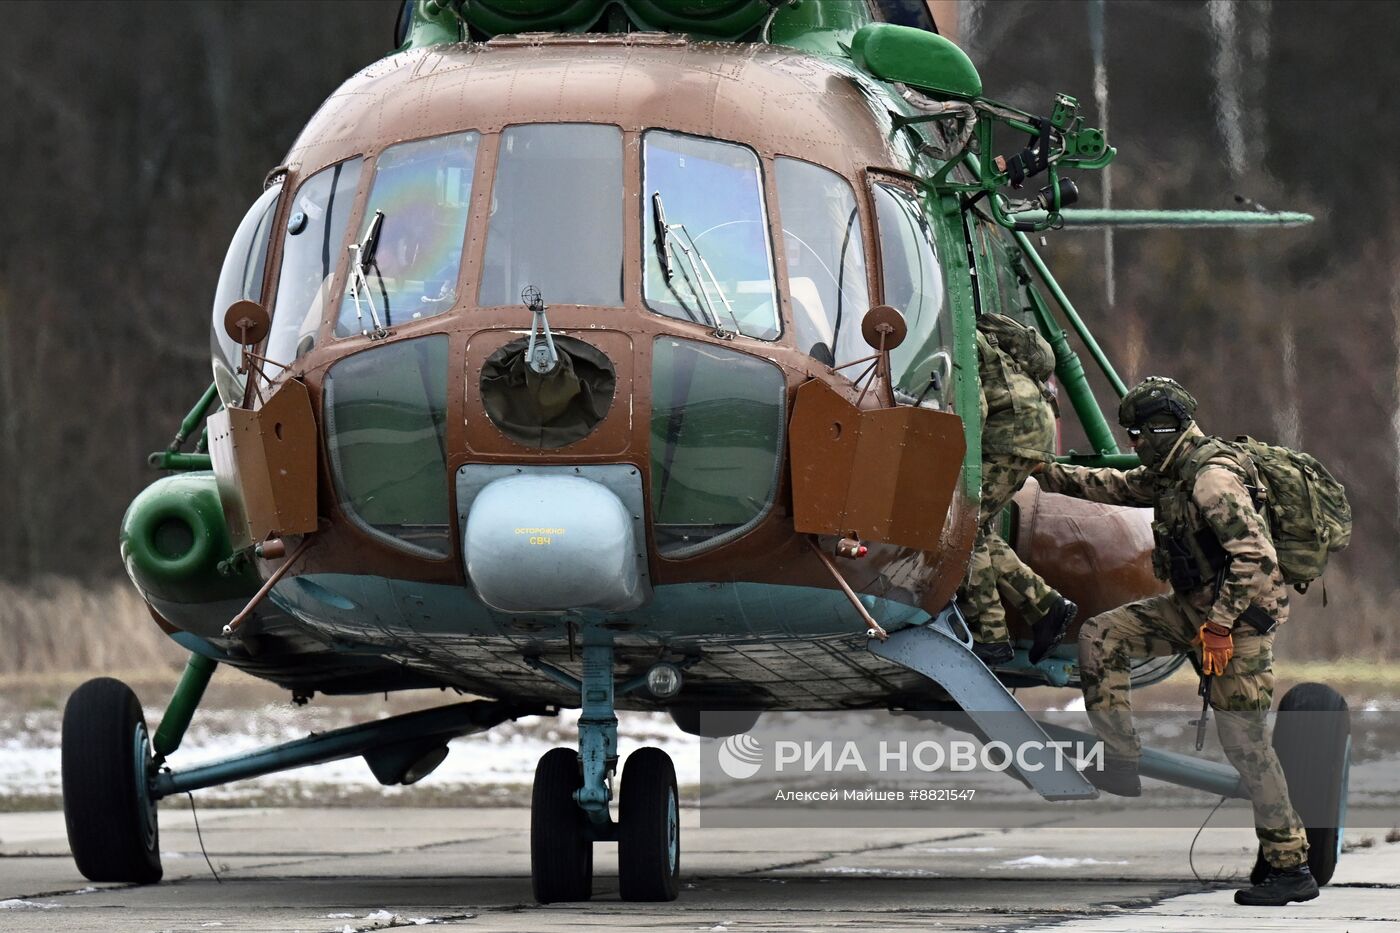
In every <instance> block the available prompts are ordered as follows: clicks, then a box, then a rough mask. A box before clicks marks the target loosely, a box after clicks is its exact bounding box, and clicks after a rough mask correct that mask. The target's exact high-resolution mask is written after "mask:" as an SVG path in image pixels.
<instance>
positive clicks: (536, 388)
mask: <svg viewBox="0 0 1400 933" xmlns="http://www.w3.org/2000/svg"><path fill="white" fill-rule="evenodd" d="M560 41H561V43H563V42H565V41H566V40H560ZM627 41H628V42H631V41H632V40H627ZM637 41H642V40H637ZM668 41H669V40H668ZM551 42H553V40H551ZM592 48H593V51H592V53H591V54H592V55H593V56H594V58H593V61H594V63H595V66H596V67H599V68H605V69H606V68H610V69H614V70H615V72H616V74H617V75H618V78H617V86H618V87H619V88H622V89H623V90H620V91H617V92H616V93H614V92H612V91H607V92H606V93H604V92H602V91H600V90H598V89H599V88H606V87H607V84H606V82H594V83H593V84H591V85H581V84H577V83H570V82H569V80H568V77H569V76H568V72H567V63H568V62H569V61H570V59H569V57H568V55H567V54H566V53H565V50H564V49H562V48H561V49H560V50H559V52H558V53H555V50H554V49H553V48H546V49H545V51H544V53H543V56H544V57H543V59H541V58H540V57H539V55H536V58H534V59H532V62H531V66H530V68H529V69H528V70H527V71H526V72H520V71H518V70H513V71H509V72H508V71H507V70H506V69H505V67H504V65H505V62H504V60H502V61H501V62H500V64H499V65H498V64H497V61H496V58H497V56H493V55H490V54H484V53H477V52H469V53H467V54H468V55H469V56H480V57H479V58H477V59H474V61H475V65H476V66H477V67H481V68H487V69H494V68H498V67H499V68H501V74H502V76H503V80H505V79H506V76H507V75H508V76H509V80H511V81H512V82H515V83H516V85H522V82H529V81H537V82H539V86H540V88H552V89H553V90H552V91H551V93H552V94H553V98H552V102H550V103H549V104H548V106H546V104H545V103H544V102H545V101H546V100H547V95H543V94H541V95H540V96H539V97H530V96H529V94H526V96H525V97H524V98H522V99H523V100H528V101H531V103H527V104H520V103H519V102H517V104H515V105H508V104H507V102H506V101H504V100H500V101H497V100H496V99H494V98H492V99H487V98H483V99H479V100H472V101H469V102H465V103H461V104H460V105H458V106H460V107H462V108H464V109H463V110H462V111H461V113H460V114H458V115H456V116H444V114H440V113H439V114H434V115H433V116H432V117H431V118H429V117H421V118H418V119H416V120H415V121H414V122H413V123H412V124H411V125H409V124H405V126H404V127H398V128H392V129H390V128H385V129H381V130H377V131H375V132H373V133H370V134H368V135H365V136H364V138H363V139H351V138H349V137H345V136H344V135H343V132H342V135H341V136H340V137H336V136H335V135H334V134H331V135H324V134H323V135H321V136H318V135H317V134H316V133H313V132H312V131H311V129H312V128H308V132H307V135H306V137H305V138H304V140H302V141H299V143H298V146H296V147H294V148H293V153H292V157H291V158H289V166H288V168H287V169H286V170H285V171H284V172H283V173H282V174H281V176H280V177H278V178H277V179H276V183H275V184H273V185H272V186H271V187H269V188H268V190H267V191H265V192H264V193H263V195H262V197H261V198H259V199H258V201H257V202H256V203H255V204H254V205H253V207H252V208H251V209H250V211H249V213H248V215H247V217H246V218H245V220H244V222H243V224H242V225H241V226H240V227H239V230H238V232H237V234H236V235H235V237H234V240H233V243H232V244H231V246H230V250H229V256H228V260H227V261H226V264H225V269H224V274H223V276H222V278H221V281H220V287H219V297H218V299H216V305H215V309H214V316H215V332H216V344H217V345H218V349H219V351H220V352H219V353H217V354H216V371H222V376H221V377H220V379H219V384H220V392H221V394H222V396H223V398H224V401H225V404H226V405H232V406H242V405H245V404H247V405H251V406H252V407H254V408H256V407H257V406H258V405H259V404H260V402H259V401H258V399H259V398H261V397H263V396H266V395H267V394H268V393H269V392H273V391H276V389H277V387H278V386H279V385H280V384H281V383H282V382H283V380H284V379H285V378H287V377H288V376H295V377H298V378H302V379H303V380H304V381H306V382H307V384H308V386H310V387H311V389H312V392H313V395H312V398H313V400H314V401H313V404H314V405H316V407H318V408H319V415H318V417H317V420H318V424H319V427H320V431H321V433H322V438H321V447H322V449H323V450H324V452H325V462H326V466H327V467H328V469H327V471H326V472H328V473H329V479H330V481H331V485H332V487H333V489H334V493H335V496H334V497H335V499H336V500H337V501H338V502H339V504H340V506H341V509H342V511H343V512H344V513H345V515H346V517H347V518H348V519H350V524H351V525H353V526H354V527H356V528H358V529H359V530H360V531H362V532H365V533H367V534H369V535H370V536H371V537H372V538H373V539H374V540H376V541H378V542H380V543H382V544H384V545H387V546H388V547H390V548H391V549H393V550H395V551H398V552H400V553H402V554H404V555H412V556H414V557H416V558H418V559H419V560H426V561H429V562H437V561H448V562H451V560H450V559H451V558H452V557H453V555H454V553H455V551H456V547H455V546H454V542H453V541H452V540H451V538H452V534H451V529H452V527H453V524H454V518H457V517H458V516H454V514H453V495H452V490H453V481H452V479H451V477H452V476H453V475H454V474H455V473H456V472H459V470H460V468H461V466H462V464H464V463H465V464H472V463H482V462H501V463H504V462H517V463H519V462H526V460H527V459H530V460H532V459H533V457H537V456H539V455H541V454H544V455H547V456H549V457H558V458H562V459H564V460H571V461H576V462H585V461H589V462H613V463H616V462H619V461H631V462H641V463H644V464H647V469H646V470H645V471H644V473H643V476H644V482H645V483H646V484H647V485H649V487H650V501H649V504H648V508H649V511H650V513H651V514H650V522H649V527H650V530H651V544H652V546H654V548H655V553H656V554H657V555H658V556H660V557H662V558H668V559H676V560H681V559H685V558H687V557H690V556H693V555H695V554H697V553H701V552H704V551H707V550H709V549H711V548H715V547H719V546H721V545H722V544H724V543H726V542H728V541H732V540H735V539H736V538H738V537H741V536H743V535H745V534H746V533H747V532H748V531H750V530H752V529H753V528H754V527H755V526H756V525H757V524H758V523H760V522H762V521H763V519H764V518H765V517H766V516H767V515H768V514H769V513H770V512H771V510H772V506H773V504H774V503H775V501H776V500H777V496H778V492H779V487H780V485H781V482H782V465H783V458H784V449H785V444H786V438H785V432H786V424H787V419H788V416H789V413H790V412H789V409H790V406H791V404H792V397H791V395H790V393H791V391H792V390H793V389H794V388H795V386H796V384H797V382H795V381H794V380H798V381H800V380H801V379H802V378H803V376H802V373H803V372H806V373H808V374H816V373H820V372H823V371H825V372H827V373H831V372H833V371H834V372H835V373H836V374H837V375H839V376H844V377H845V378H846V379H849V380H852V381H855V380H857V379H858V378H860V376H861V371H862V370H863V369H865V368H866V367H865V366H864V363H863V361H864V360H867V359H868V358H869V356H870V352H871V351H870V345H869V344H868V343H867V342H866V337H864V336H862V333H861V324H862V320H863V318H864V317H865V314H866V312H867V311H868V310H869V309H870V307H871V306H872V305H875V304H877V303H884V304H891V305H894V306H895V307H897V308H898V309H899V310H900V311H901V312H902V313H903V315H904V317H905V321H906V322H907V324H908V327H909V336H908V338H907V339H906V340H905V341H904V342H903V343H902V344H901V345H900V346H898V347H897V348H896V349H895V350H894V351H893V353H892V354H891V375H892V381H893V383H894V384H893V385H892V386H891V389H892V390H893V393H894V395H895V397H896V398H897V399H898V400H899V401H901V402H902V403H904V404H920V405H923V406H925V407H929V408H936V409H943V410H946V409H948V408H950V407H951V399H952V395H953V393H952V385H951V382H952V379H951V376H952V355H951V352H952V324H951V320H950V314H949V312H948V300H947V295H946V289H945V284H944V279H943V273H942V269H941V268H940V264H939V260H938V255H937V250H936V246H935V237H934V234H933V231H932V230H931V229H930V228H929V225H928V223H927V221H926V220H925V218H924V215H923V211H922V210H921V209H920V206H919V198H920V194H919V191H918V188H917V186H916V184H915V183H914V182H913V180H912V179H911V178H909V177H907V176H904V175H900V174H898V173H894V172H890V171H888V170H887V169H884V168H882V166H887V165H893V164H898V159H896V158H894V157H893V156H892V155H891V154H890V150H889V146H890V145H891V142H890V139H889V137H887V136H886V135H885V131H882V130H881V129H880V128H879V125H878V120H875V119H874V118H875V117H877V116H878V115H876V114H873V113H872V112H871V111H870V110H869V108H868V107H867V106H866V103H865V98H864V97H862V96H861V94H860V92H859V89H858V88H856V87H853V86H850V87H846V89H845V90H844V91H843V92H842V94H843V96H842V97H841V100H842V101H843V103H842V104H841V106H838V107H835V108H834V109H833V106H832V103H831V100H832V99H831V97H830V95H827V96H826V97H824V98H823V100H824V101H825V104H824V106H823V109H822V110H810V111H805V112H802V111H795V110H794V109H793V107H792V106H790V105H788V106H786V107H785V108H781V109H778V110H775V111H774V113H773V115H772V116H771V117H769V118H766V119H764V120H762V121H758V122H754V120H753V118H752V112H751V111H750V110H747V109H746V110H743V111H739V112H740V113H742V114H747V115H749V116H746V120H747V121H748V122H743V121H740V122H731V123H730V124H729V125H727V126H726V129H725V130H724V131H723V132H717V131H716V130H717V124H715V123H713V122H712V123H711V124H710V125H708V126H705V125H701V123H700V122H697V120H696V119H694V118H693V117H694V116H695V114H692V113H691V110H692V109H693V108H691V106H690V104H689V103H688V101H690V100H692V99H695V98H693V97H687V96H683V92H684V91H685V90H686V89H682V88H676V87H672V86H670V85H669V84H668V83H667V82H666V81H664V80H662V77H663V76H664V75H665V74H669V73H670V72H669V70H668V69H669V68H670V67H671V66H670V64H669V62H670V61H671V60H672V59H673V58H674V57H675V56H678V55H689V56H693V55H695V54H701V55H708V54H710V53H709V52H708V51H703V52H696V51H695V50H687V49H686V48H685V47H684V46H675V47H674V48H673V47H671V46H669V45H668V46H666V47H664V48H650V47H647V48H646V49H645V54H642V53H641V52H639V51H637V48H636V47H635V46H628V45H626V44H624V43H622V42H619V44H617V45H616V46H610V45H608V44H607V43H602V44H594V45H593V46H592ZM629 49H630V51H629ZM513 54H514V53H513ZM556 54H557V60H556V59H554V58H550V56H551V55H556ZM770 59H771V60H770ZM404 62H405V64H410V65H412V67H411V68H401V69H400V70H399V71H398V72H394V73H390V74H388V75H379V76H373V77H372V78H366V79H365V81H366V82H367V83H368V84H369V86H370V91H368V92H364V93H361V92H354V93H352V94H350V95H349V96H348V97H347V98H346V101H347V102H348V103H347V104H346V105H345V106H347V107H355V108H359V107H362V106H367V105H370V102H371V101H372V100H373V99H374V97H375V93H376V90H375V89H376V88H377V87H378V86H379V85H384V87H383V90H382V93H383V95H384V98H383V99H384V101H390V100H395V99H396V96H397V95H400V94H406V93H407V91H406V90H404V88H405V87H406V86H408V85H407V84H405V82H409V83H411V82H413V81H416V80H419V79H422V78H424V76H425V75H431V68H430V67H429V66H431V65H434V62H435V60H431V59H428V60H424V61H422V62H418V63H416V64H415V63H414V62H413V60H412V59H404ZM744 68H745V75H744V82H741V83H746V84H747V85H749V86H751V87H753V88H754V89H755V90H754V93H759V94H772V95H773V96H774V97H775V98H781V99H784V100H788V101H792V100H800V101H806V100H807V98H806V97H805V96H803V95H801V94H797V93H796V91H797V90H798V89H799V88H800V89H801V90H802V91H803V92H804V93H805V91H806V90H808V89H809V88H811V87H813V86H816V85H818V84H820V83H822V82H827V81H830V80H833V78H832V76H831V74H830V73H829V72H828V71H826V70H825V66H818V65H816V64H815V63H812V64H807V63H803V64H802V66H801V67H800V68H799V67H798V66H797V65H796V64H795V63H794V61H793V60H792V59H790V58H784V57H783V56H781V55H776V54H771V53H768V52H764V53H761V56H759V57H755V58H754V59H751V60H749V61H748V62H747V64H746V65H745V66H744ZM410 72H411V74H410ZM697 73H703V72H696V71H694V70H692V71H690V72H689V74H691V75H695V74H697ZM522 75H524V77H522ZM445 80H446V79H444V81H445ZM703 80H705V81H709V82H715V83H716V86H719V85H718V82H720V81H721V80H727V79H723V78H722V75H721V74H719V73H718V72H715V73H711V74H709V75H708V76H707V77H706V78H704V79H703ZM352 83H353V82H352ZM439 83H440V84H441V83H442V82H439ZM522 86H523V85H522ZM347 87H349V86H347ZM689 90H690V91H691V92H692V93H694V92H696V89H695V88H691V89H689ZM415 93H416V90H415ZM522 93H524V92H522ZM560 94H574V95H577V96H578V97H579V100H578V101H576V102H575V105H573V106H569V107H563V106H561V105H560V104H558V99H559V95H560ZM619 95H620V96H621V98H622V99H621V100H619V99H618V98H619ZM628 95H630V98H629V97H628ZM711 96H712V95H711ZM698 97H699V98H704V97H706V94H704V93H701V94H699V95H698ZM414 99H417V98H414ZM434 99H435V100H447V99H451V100H456V98H450V97H442V98H434ZM738 99H740V98H736V101H737V100H738ZM334 100H335V99H333V102H332V103H333V104H334ZM376 106H378V107H379V108H380V109H377V110H376V112H380V113H388V112H390V111H391V110H392V109H393V108H391V107H390V106H389V105H388V104H387V103H381V104H380V105H376ZM482 108H487V109H486V110H483V109H482ZM489 108H499V113H496V112H494V111H490V110H489ZM843 108H844V109H843ZM649 109H650V110H654V111H655V114H654V116H649V115H647V111H648V110H649ZM639 111H640V112H641V117H640V120H641V122H637V114H638V112H639ZM394 112H398V113H403V114H405V115H406V114H408V113H409V111H404V110H398V111H394ZM536 112H538V115H539V116H540V117H544V118H543V119H538V121H537V122H530V121H529V119H528V118H529V117H530V116H531V115H534V114H535V113H536ZM327 113H328V116H327V119H348V118H344V115H343V114H342V115H341V117H336V116H335V114H336V113H337V110H336V108H335V106H331V107H330V109H328V111H327ZM564 113H567V114H568V116H569V118H570V119H569V120H567V121H561V120H559V119H558V117H559V115H562V114H564ZM623 114H626V115H627V119H626V120H620V119H619V122H613V120H614V119H618V118H620V117H621V116H622V115H623ZM614 115H616V116H614ZM857 117H858V118H859V120H860V121H861V123H862V124H863V125H869V126H870V128H871V130H870V136H869V142H868V143H862V144H861V146H864V150H862V149H861V148H860V146H856V145H854V144H853V143H852V142H851V139H852V137H851V134H850V132H849V129H850V127H851V126H852V125H853V123H852V121H853V120H855V119H856V118H857ZM365 122H366V123H368V124H372V123H373V122H374V121H365ZM701 122H703V121H701ZM825 123H829V124H831V126H832V127H833V129H834V128H835V127H836V126H837V125H839V126H840V127H841V133H840V134H838V133H835V132H832V133H830V134H826V136H825V137H824V136H823V133H822V132H821V130H822V126H821V125H819V124H825ZM337 125H338V126H339V125H346V126H349V125H360V124H356V123H344V124H337ZM313 126H314V124H313ZM795 128H800V129H801V131H802V133H801V134H800V135H799V134H798V133H797V132H795ZM415 130H416V132H415ZM843 134H844V135H843ZM726 136H727V137H729V138H725V137H726ZM838 137H839V138H842V139H844V142H843V143H842V147H841V148H825V149H823V148H822V146H821V144H820V143H813V142H812V141H813V140H819V139H822V138H831V139H835V138H838ZM283 195H287V196H286V197H284V196H283ZM268 264H272V265H274V266H276V268H273V269H271V270H269V271H270V275H268V276H267V278H268V279H269V282H273V281H275V283H276V286H275V290H272V291H271V294H270V295H269V296H263V295H262V294H260V291H261V279H262V278H263V275H262V270H263V268H264V267H265V266H266V265H268ZM532 290H533V292H536V293H538V294H539V295H541V296H542V299H541V300H542V303H543V306H544V307H542V308H541V311H542V313H543V315H545V317H544V320H545V323H546V326H547V327H548V328H550V329H551V330H552V335H551V336H550V338H549V339H551V340H552V341H553V345H554V346H557V348H558V350H559V355H560V356H561V357H563V358H564V361H565V362H566V363H567V364H568V365H567V368H568V372H567V373H566V374H564V375H563V376H559V377H551V379H553V381H550V380H549V379H544V378H543V377H542V376H541V375H540V374H539V373H532V372H531V371H530V367H529V366H527V365H524V363H523V362H522V361H523V359H524V356H525V353H526V350H527V348H528V346H529V345H530V344H529V341H530V340H531V339H532V338H533V336H536V335H533V334H532V332H531V331H530V330H529V327H530V320H531V312H530V310H528V309H527V308H526V307H524V306H522V294H525V293H530V292H531V291H532ZM234 298H247V299H252V300H256V301H262V302H265V303H267V304H268V305H269V306H270V310H271V325H270V333H269V336H268V338H267V340H266V343H265V346H264V349H263V351H262V353H261V357H262V359H263V361H264V362H265V363H266V365H265V366H262V367H256V366H255V367H254V370H255V371H257V370H258V369H259V368H260V369H261V375H260V376H259V377H258V378H259V380H260V382H259V385H258V386H256V387H252V388H247V387H245V380H240V379H237V378H234V377H233V375H232V374H233V372H234V371H235V370H236V368H237V367H236V366H235V365H234V361H235V360H236V359H238V355H237V354H238V348H237V347H235V346H232V345H229V346H223V344H225V343H228V342H229V341H228V339H227V337H222V336H221V335H222V331H223V314H224V310H225V309H226V308H227V306H228V303H229V301H230V300H231V299H234ZM853 364H856V365H853ZM457 373H464V374H465V380H464V381H463V380H462V379H461V376H459V375H455V374H457ZM317 393H319V394H317ZM245 395H246V398H245ZM532 455H533V456H532Z"/></svg>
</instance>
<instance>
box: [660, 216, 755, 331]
mask: <svg viewBox="0 0 1400 933" xmlns="http://www.w3.org/2000/svg"><path fill="white" fill-rule="evenodd" d="M651 207H652V213H651V216H652V222H653V226H654V228H655V231H656V254H657V256H658V257H659V258H660V259H661V274H662V276H663V277H664V278H665V279H666V284H667V285H668V286H670V288H671V291H672V292H673V293H674V294H675V295H676V297H677V298H680V293H679V292H677V291H676V287H675V285H674V284H672V279H673V278H674V277H675V273H674V271H673V270H672V268H671V240H672V239H674V240H675V241H676V245H677V246H679V247H680V248H681V255H682V256H684V257H685V264H686V265H687V266H688V267H689V270H690V271H689V272H687V273H686V281H687V282H689V283H690V285H691V289H690V290H691V291H692V292H694V293H695V295H696V296H697V297H698V298H699V299H700V303H701V304H702V305H703V306H704V309H705V317H706V318H707V319H708V321H709V324H710V326H711V327H713V328H714V329H715V336H716V337H719V338H721V339H724V340H729V339H732V338H733V337H734V335H735V334H736V333H742V331H741V329H740V327H739V318H738V316H737V315H735V313H734V306H733V305H731V304H730V303H729V298H728V296H727V295H725V294H724V287H723V286H721V285H720V284H719V279H718V278H716V277H715V273H714V270H712V269H711V268H710V264H709V263H708V262H706V261H705V256H704V254H703V253H701V252H700V247H699V246H697V245H695V239H694V238H693V237H692V236H691V235H690V231H689V230H687V229H686V228H685V224H668V223H667V222H666V208H665V206H664V205H662V203H661V192H659V191H658V192H655V193H653V194H652V196H651ZM677 230H679V231H680V232H681V233H683V234H685V239H681V237H680V236H678V235H677V234H676V233H675V231H677ZM687 241H689V242H688V243H687ZM702 269H703V270H704V272H705V273H706V274H708V275H709V277H710V282H711V284H713V285H714V289H715V292H716V293H717V294H718V295H719V300H720V301H721V302H723V304H724V310H725V311H727V312H729V319H730V320H732V321H733V322H734V330H733V331H732V332H731V331H727V330H725V329H724V326H723V325H722V324H720V322H719V315H718V314H716V313H715V306H714V303H713V302H712V301H711V300H710V293H709V291H708V290H707V289H706V288H705V280H704V278H703V276H702V275H701V270H702Z"/></svg>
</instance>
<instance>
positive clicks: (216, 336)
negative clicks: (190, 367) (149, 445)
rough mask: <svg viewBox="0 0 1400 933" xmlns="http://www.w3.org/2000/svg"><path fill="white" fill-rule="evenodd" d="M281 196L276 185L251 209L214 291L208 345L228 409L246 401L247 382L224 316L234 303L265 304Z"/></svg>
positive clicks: (237, 232) (235, 235) (237, 347)
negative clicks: (265, 280)
mask: <svg viewBox="0 0 1400 933" xmlns="http://www.w3.org/2000/svg"><path fill="white" fill-rule="evenodd" d="M281 194H282V185H281V184H276V185H273V186H272V187H271V188H268V189H267V190H266V191H264V192H263V193H262V195H261V196H260V197H259V198H258V199H257V200H256V201H254V202H253V206H252V207H250V208H248V213H247V214H245V215H244V216H243V220H242V221H241V222H240V223H239V224H238V230H237V231H235V232H234V234H233V240H232V242H230V243H229V245H228V253H227V254H226V255H225V256H224V266H223V269H222V270H221V271H220V272H219V284H218V287H217V288H215V290H214V312H213V318H214V321H213V324H214V326H213V328H212V330H211V339H210V341H209V343H210V350H211V351H212V356H213V359H214V383H215V384H216V385H217V386H218V388H219V398H221V399H222V400H223V403H224V404H225V405H237V404H239V403H240V402H241V401H242V400H243V385H244V379H243V377H242V376H239V375H238V361H239V360H240V359H241V358H242V355H243V351H242V348H241V347H239V346H238V344H236V343H234V341H233V339H232V338H231V337H229V335H228V333H227V332H226V331H225V330H224V312H225V311H227V310H228V307H229V305H231V304H233V303H234V302H235V301H244V300H246V301H257V302H261V301H262V297H263V270H264V268H266V266H267V248H268V244H269V243H270V242H271V241H272V219H273V218H274V217H275V216H276V215H277V199H278V198H279V197H280V196H281Z"/></svg>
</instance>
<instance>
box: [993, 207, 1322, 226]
mask: <svg viewBox="0 0 1400 933" xmlns="http://www.w3.org/2000/svg"><path fill="white" fill-rule="evenodd" d="M1047 217H1048V215H1047V214H1046V212H1045V211H1025V212H1022V213H1019V214H1016V215H1015V219H1016V220H1021V221H1028V222H1030V223H1041V222H1043V221H1045V219H1046V218H1047ZM1060 219H1061V220H1062V221H1063V223H1064V226H1065V227H1078V228H1080V229H1092V228H1103V227H1115V228H1135V227H1301V226H1304V225H1305V224H1310V223H1312V222H1313V217H1312V215H1311V214H1300V213H1297V212H1295V211H1127V210H1066V211H1061V212H1060Z"/></svg>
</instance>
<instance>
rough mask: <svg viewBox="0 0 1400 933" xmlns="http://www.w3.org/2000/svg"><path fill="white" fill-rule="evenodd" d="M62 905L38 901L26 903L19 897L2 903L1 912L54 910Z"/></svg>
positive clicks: (0, 904) (0, 903) (0, 905)
mask: <svg viewBox="0 0 1400 933" xmlns="http://www.w3.org/2000/svg"><path fill="white" fill-rule="evenodd" d="M61 906H63V905H61V904H41V903H39V902H38V901H25V900H21V899H20V898H17V897H12V898H10V899H9V900H4V901H0V910H53V909H54V908H56V907H61Z"/></svg>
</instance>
